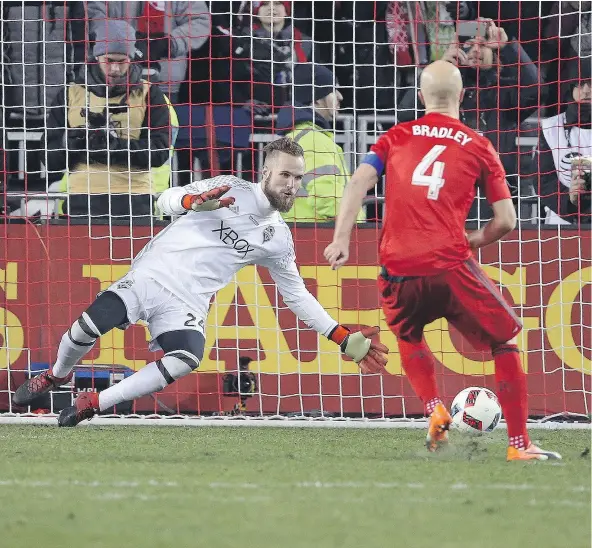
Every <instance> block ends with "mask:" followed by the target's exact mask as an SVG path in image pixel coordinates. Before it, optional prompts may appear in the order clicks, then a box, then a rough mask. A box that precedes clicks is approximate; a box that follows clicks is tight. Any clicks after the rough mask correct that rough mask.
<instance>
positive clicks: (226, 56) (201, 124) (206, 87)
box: [179, 2, 313, 183]
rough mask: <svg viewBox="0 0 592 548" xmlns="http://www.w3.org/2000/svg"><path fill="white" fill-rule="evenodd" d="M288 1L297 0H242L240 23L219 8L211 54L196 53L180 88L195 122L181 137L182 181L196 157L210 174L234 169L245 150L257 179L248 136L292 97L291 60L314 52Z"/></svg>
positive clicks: (246, 169) (247, 173)
mask: <svg viewBox="0 0 592 548" xmlns="http://www.w3.org/2000/svg"><path fill="white" fill-rule="evenodd" d="M290 7H291V2H252V3H250V2H243V5H242V9H241V10H240V11H239V13H238V16H237V17H236V18H235V21H234V24H230V21H228V18H227V17H224V16H223V15H222V14H217V13H216V12H213V14H212V15H213V20H214V25H213V29H212V37H211V40H210V47H209V48H207V51H206V52H204V53H205V54H206V55H207V59H199V58H196V59H193V60H192V63H191V67H190V74H189V78H188V85H187V86H183V87H182V90H181V96H182V97H183V98H184V99H185V98H187V102H189V103H191V105H192V106H191V107H188V108H187V111H190V114H189V115H188V118H189V120H190V124H189V125H191V126H192V128H188V129H190V131H184V130H182V131H181V137H180V140H181V141H182V142H183V148H184V150H183V151H182V152H181V153H180V154H179V165H180V166H181V168H182V170H183V172H184V175H183V183H188V182H190V179H191V177H188V176H190V175H191V171H192V170H193V166H194V162H195V158H197V159H198V160H199V167H200V174H199V176H201V177H206V178H207V177H212V176H215V175H218V174H220V173H236V172H237V168H238V165H239V162H238V160H239V154H240V156H241V160H242V169H243V171H242V176H243V177H245V178H247V179H251V178H253V172H252V166H253V165H254V162H253V157H252V152H251V150H252V144H251V143H250V141H249V138H250V136H251V134H252V133H253V132H254V130H255V128H256V127H257V126H261V125H265V126H266V127H268V126H269V123H268V122H265V121H263V120H262V117H263V118H264V117H266V116H268V115H270V114H271V113H272V112H274V111H275V110H276V109H277V108H279V107H280V106H281V105H283V104H285V103H287V102H289V100H290V94H289V91H290V88H289V85H288V84H289V83H290V82H291V73H292V63H293V62H295V61H306V60H307V59H309V58H310V57H311V56H312V53H313V46H312V42H311V41H310V39H309V38H308V37H307V36H305V35H304V34H303V33H302V32H301V31H300V30H299V29H297V28H294V27H292V25H291V20H290V17H289V16H290ZM246 9H248V10H249V11H248V13H246V12H245V11H244V10H246ZM226 15H228V14H226ZM210 56H211V58H210ZM204 61H205V62H204ZM187 91H188V92H189V93H188V94H187ZM211 104H213V106H211ZM255 117H257V119H255Z"/></svg>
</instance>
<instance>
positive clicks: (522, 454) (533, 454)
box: [506, 443, 561, 462]
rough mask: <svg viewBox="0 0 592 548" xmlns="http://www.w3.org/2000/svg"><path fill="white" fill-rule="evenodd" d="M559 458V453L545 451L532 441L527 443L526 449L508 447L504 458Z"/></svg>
mask: <svg viewBox="0 0 592 548" xmlns="http://www.w3.org/2000/svg"><path fill="white" fill-rule="evenodd" d="M553 459H555V460H561V455H560V454H559V453H555V452H554V451H545V450H544V449H541V448H540V447H537V446H536V445H534V444H533V443H531V444H529V446H528V447H527V448H526V449H516V447H508V456H507V458H506V460H507V461H508V462H509V461H511V460H553Z"/></svg>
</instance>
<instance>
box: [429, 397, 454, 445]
mask: <svg viewBox="0 0 592 548" xmlns="http://www.w3.org/2000/svg"><path fill="white" fill-rule="evenodd" d="M451 424H452V417H451V416H450V413H448V410H447V409H446V407H445V406H444V404H443V403H438V404H436V407H434V410H433V411H432V414H431V415H430V422H429V426H428V435H427V437H426V447H427V448H428V451H430V452H432V453H433V452H434V451H437V450H438V449H439V448H440V447H442V446H443V445H445V444H447V443H448V430H450V425H451Z"/></svg>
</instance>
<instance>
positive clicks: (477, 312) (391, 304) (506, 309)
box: [378, 259, 522, 350]
mask: <svg viewBox="0 0 592 548" xmlns="http://www.w3.org/2000/svg"><path fill="white" fill-rule="evenodd" d="M388 278H390V277H389V276H388V273H386V276H384V269H383V275H381V276H380V277H379V278H378V284H379V288H380V292H381V295H382V309H383V310H384V314H385V317H386V321H387V323H388V325H389V327H390V328H391V330H392V332H393V333H394V334H395V335H396V336H397V338H399V339H403V340H406V341H409V342H419V341H421V339H422V337H423V331H424V328H425V326H426V325H428V324H430V323H432V322H434V321H436V320H438V319H440V318H446V319H447V320H448V322H449V323H451V324H452V325H453V326H454V327H455V328H456V329H457V330H458V331H459V332H460V333H461V334H462V335H463V336H464V337H465V339H467V340H468V342H469V343H470V344H471V346H472V347H473V348H474V349H475V350H486V349H490V348H492V347H493V346H495V345H498V344H502V343H505V342H507V341H509V340H510V339H512V338H513V337H515V336H516V335H517V334H518V333H519V332H520V330H521V329H522V324H521V323H520V320H519V319H518V316H516V313H515V312H514V310H512V307H511V306H510V305H509V304H508V302H507V301H506V300H505V298H504V297H503V295H502V294H501V292H500V290H499V289H498V288H497V287H496V286H495V285H494V284H493V282H492V281H491V280H490V279H489V277H488V276H487V274H485V272H484V271H483V269H482V268H481V267H480V266H479V263H477V261H475V260H474V259H469V260H467V261H465V262H464V263H463V264H462V265H461V266H459V267H458V268H455V269H454V270H449V271H446V272H442V273H440V274H436V275H433V276H420V277H414V278H407V279H404V280H403V281H392V280H393V279H392V278H390V280H389V279H388Z"/></svg>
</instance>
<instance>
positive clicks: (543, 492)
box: [0, 426, 591, 548]
mask: <svg viewBox="0 0 592 548" xmlns="http://www.w3.org/2000/svg"><path fill="white" fill-rule="evenodd" d="M453 434H455V435H454V436H453V439H452V442H453V443H452V446H451V447H450V448H449V450H448V451H447V452H445V453H442V454H438V455H428V454H427V453H426V452H425V449H424V448H423V446H422V439H423V435H424V433H423V431H420V430H358V429H356V430H353V429H351V430H350V429H332V428H331V429H326V428H323V429H277V428H215V427H213V428H212V427H199V428H190V427H187V428H183V427H176V428H174V427H169V428H167V427H98V426H95V427H89V428H80V427H78V428H76V429H58V428H54V427H42V426H23V427H17V426H0V546H1V547H2V548H12V547H19V548H22V547H24V548H30V547H35V548H36V547H43V548H53V547H60V548H67V547H71V546H81V547H84V548H95V547H117V548H120V547H125V548H128V547H129V548H136V547H138V548H148V547H166V548H180V547H192V548H194V547H199V548H202V547H203V548H218V547H229V548H230V547H232V548H236V547H237V546H243V547H245V548H251V547H252V548H271V547H274V548H275V547H281V548H292V547H306V548H329V547H336V548H337V547H339V548H346V547H352V548H354V547H355V548H360V547H365V548H366V547H377V548H378V547H380V548H384V547H386V548H390V547H426V548H428V547H429V548H432V547H436V548H447V547H450V548H452V547H454V548H458V547H465V546H466V547H479V548H488V547H496V548H498V547H504V548H510V547H514V546H516V547H520V548H525V547H530V546H533V547H536V548H547V547H561V548H564V547H569V548H579V547H582V548H589V547H590V528H591V523H590V513H591V508H590V482H591V477H590V457H589V455H588V454H587V452H586V451H585V450H586V448H587V447H589V446H590V431H556V432H550V431H541V430H538V431H535V432H533V439H534V440H535V441H539V442H540V443H541V445H542V446H544V447H548V448H549V449H553V450H557V451H559V452H561V453H563V456H564V460H563V461H562V462H560V463H558V464H551V463H548V462H547V463H542V462H541V463H539V462H537V463H506V462H505V433H504V432H503V431H500V432H496V433H495V435H493V436H490V437H487V438H479V439H478V440H477V441H473V440H472V439H470V438H466V437H464V436H462V435H461V434H459V433H453ZM583 453H584V454H583Z"/></svg>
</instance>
